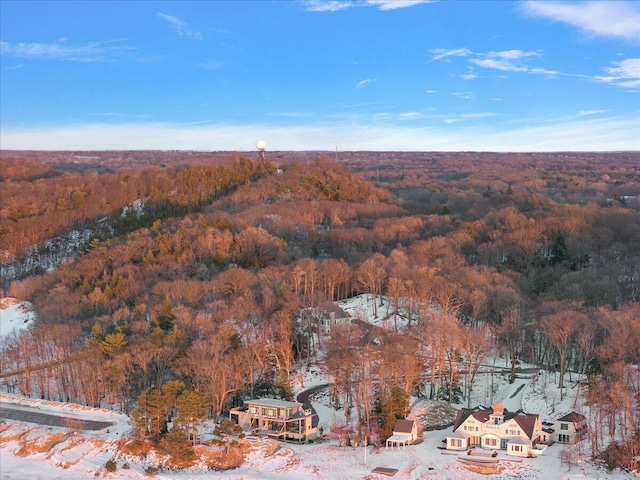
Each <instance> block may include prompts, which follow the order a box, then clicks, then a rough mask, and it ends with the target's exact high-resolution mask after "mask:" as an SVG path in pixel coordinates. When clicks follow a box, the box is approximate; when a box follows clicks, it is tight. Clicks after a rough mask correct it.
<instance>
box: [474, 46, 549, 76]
mask: <svg viewBox="0 0 640 480" xmlns="http://www.w3.org/2000/svg"><path fill="white" fill-rule="evenodd" d="M538 56H539V53H538V52H525V51H522V50H504V51H501V52H489V53H487V54H484V55H481V58H472V59H471V60H469V61H470V62H471V63H473V64H474V65H477V66H479V67H482V68H493V69H495V70H502V71H504V72H528V71H530V68H529V67H528V66H526V64H525V60H526V59H527V58H531V57H538Z"/></svg>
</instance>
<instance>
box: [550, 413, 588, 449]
mask: <svg viewBox="0 0 640 480" xmlns="http://www.w3.org/2000/svg"><path fill="white" fill-rule="evenodd" d="M588 431H589V426H588V425H587V419H586V417H585V416H584V415H582V414H580V413H577V412H571V413H568V414H567V415H564V416H563V417H560V418H559V419H557V420H556V421H555V423H554V424H553V433H552V434H551V439H552V440H553V441H554V442H558V443H569V444H574V443H578V442H579V441H581V440H584V438H585V437H586V436H587V432H588Z"/></svg>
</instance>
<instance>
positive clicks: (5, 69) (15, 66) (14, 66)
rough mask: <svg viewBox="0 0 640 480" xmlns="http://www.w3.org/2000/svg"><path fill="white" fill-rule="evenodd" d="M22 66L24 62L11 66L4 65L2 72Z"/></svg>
mask: <svg viewBox="0 0 640 480" xmlns="http://www.w3.org/2000/svg"><path fill="white" fill-rule="evenodd" d="M22 67H24V63H20V64H18V65H13V66H12V67H5V68H3V69H2V71H3V72H6V71H9V70H17V69H19V68H22Z"/></svg>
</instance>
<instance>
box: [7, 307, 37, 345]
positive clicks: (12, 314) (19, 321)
mask: <svg viewBox="0 0 640 480" xmlns="http://www.w3.org/2000/svg"><path fill="white" fill-rule="evenodd" d="M34 316H35V314H34V313H33V311H32V310H31V308H30V305H29V304H28V303H26V302H20V301H19V300H17V299H15V298H9V297H7V298H0V340H1V339H2V338H4V337H6V336H8V335H11V334H12V333H14V332H15V333H20V332H21V331H22V330H24V329H26V328H29V327H30V326H31V324H32V323H33V319H34Z"/></svg>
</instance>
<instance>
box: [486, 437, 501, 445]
mask: <svg viewBox="0 0 640 480" xmlns="http://www.w3.org/2000/svg"><path fill="white" fill-rule="evenodd" d="M484 444H485V445H488V446H490V447H495V446H496V445H497V444H498V441H497V440H496V439H495V438H485V439H484Z"/></svg>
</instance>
